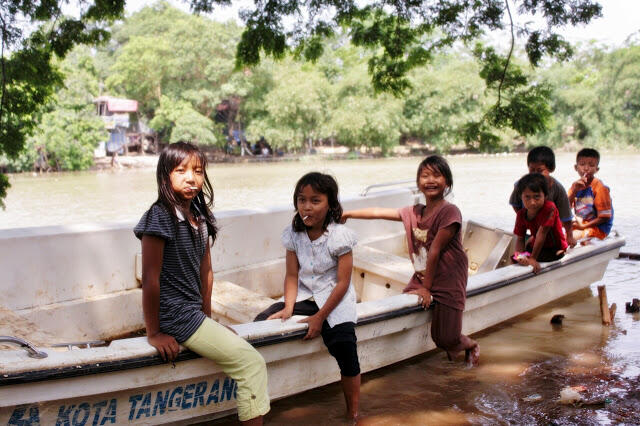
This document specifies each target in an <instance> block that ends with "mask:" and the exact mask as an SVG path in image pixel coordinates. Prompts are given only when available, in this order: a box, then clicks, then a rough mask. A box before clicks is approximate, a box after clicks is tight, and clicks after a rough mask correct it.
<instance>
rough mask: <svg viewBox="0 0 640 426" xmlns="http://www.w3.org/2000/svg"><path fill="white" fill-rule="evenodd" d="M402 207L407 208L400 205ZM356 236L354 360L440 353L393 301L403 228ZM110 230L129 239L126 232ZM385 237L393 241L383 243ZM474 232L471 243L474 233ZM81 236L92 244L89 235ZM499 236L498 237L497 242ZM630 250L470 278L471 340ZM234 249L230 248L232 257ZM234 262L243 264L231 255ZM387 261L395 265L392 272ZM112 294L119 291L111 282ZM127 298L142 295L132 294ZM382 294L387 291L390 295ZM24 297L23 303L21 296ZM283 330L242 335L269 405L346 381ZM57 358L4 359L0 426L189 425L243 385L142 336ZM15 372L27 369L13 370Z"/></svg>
mask: <svg viewBox="0 0 640 426" xmlns="http://www.w3.org/2000/svg"><path fill="white" fill-rule="evenodd" d="M412 198H413V193H411V192H407V191H405V192H399V193H391V194H388V196H387V199H384V198H379V199H375V198H374V199H373V200H371V201H369V200H367V202H366V203H365V202H364V201H363V200H361V199H359V200H355V201H353V202H352V204H353V206H351V205H350V203H349V202H345V204H346V205H347V207H362V206H363V204H364V205H367V203H370V204H371V205H375V204H377V205H380V203H382V202H383V201H386V202H387V203H388V205H403V204H407V203H408V202H410V201H411V200H412ZM399 200H400V204H397V203H398V201H399ZM383 205H384V204H383ZM269 214H271V215H272V216H273V215H274V212H263V213H262V215H263V216H264V217H265V218H264V220H267V216H268V215H269ZM275 215H276V216H278V217H282V218H286V217H288V216H289V215H290V212H289V211H284V210H282V211H278V212H275ZM256 216H259V215H256V214H255V213H254V214H253V215H251V214H249V213H239V214H238V215H237V217H236V218H235V219H237V220H238V222H239V223H240V224H243V223H245V224H246V223H247V222H256V221H257V222H258V223H260V220H261V218H260V217H256ZM222 222H223V224H225V223H224V222H225V221H222ZM226 223H227V224H228V225H229V226H228V227H227V232H229V228H234V227H239V225H238V224H237V223H235V222H234V218H233V217H231V218H229V219H228V221H227V222H226ZM369 223H373V222H369ZM358 226H359V228H360V229H359V233H360V235H365V236H367V235H368V236H371V235H372V229H373V230H375V232H376V236H375V238H369V239H367V238H364V239H361V243H362V245H364V246H365V248H366V250H370V252H367V251H366V250H365V251H356V252H354V265H355V269H354V285H355V286H356V287H357V288H359V292H358V293H359V295H360V297H361V299H362V300H361V303H359V304H358V325H357V327H356V333H357V338H358V353H359V360H360V365H361V369H362V371H363V372H368V371H372V370H375V369H378V368H381V367H384V366H387V365H390V364H394V363H397V362H399V361H402V360H405V359H408V358H411V357H413V356H416V355H419V354H423V353H425V352H427V351H430V350H432V349H434V348H435V346H434V343H433V341H432V340H431V338H430V323H431V312H430V311H424V310H422V309H421V308H420V307H419V305H418V304H417V297H416V296H413V295H402V294H397V293H398V290H397V289H398V288H402V286H404V284H405V283H406V282H407V280H408V277H409V276H410V274H411V272H412V270H410V269H407V268H406V264H404V263H402V264H401V265H400V266H397V265H396V264H400V263H401V260H399V259H401V257H400V256H398V251H399V250H401V246H402V244H401V243H400V241H401V239H402V230H400V231H399V230H398V229H396V228H388V229H387V228H382V227H377V226H376V225H375V224H374V225H370V228H368V229H367V228H364V227H363V225H362V224H358ZM114 232H116V233H121V230H119V229H118V230H115V231H114ZM476 232H479V231H476ZM380 233H382V234H385V233H386V234H388V236H389V237H388V238H387V239H381V238H379V234H380ZM467 233H468V234H469V235H470V233H471V232H470V231H467ZM107 235H108V233H107ZM77 237H79V238H81V239H83V238H86V237H85V236H82V235H80V236H77ZM94 237H95V236H91V238H94ZM112 238H115V239H116V240H117V239H118V238H122V237H119V236H118V237H112ZM227 238H228V237H227ZM275 238H277V237H276V236H275V234H274V236H272V237H270V239H267V240H265V241H268V244H265V243H263V247H266V246H269V245H271V244H275V241H276V240H275ZM500 238H501V236H500V235H498V240H499V239H500ZM0 242H1V241H0ZM127 244H130V243H127ZM623 244H624V239H622V238H612V239H610V240H608V241H606V242H603V243H601V244H596V245H594V246H591V247H586V248H581V249H580V250H577V251H576V252H575V253H572V254H569V255H567V256H566V257H565V258H564V259H562V260H561V261H559V262H554V263H552V264H549V265H546V266H544V267H543V269H542V271H541V273H540V274H538V275H534V274H533V273H531V272H530V270H529V269H528V268H524V267H520V266H517V265H514V266H506V267H502V268H499V269H496V270H493V271H490V272H487V273H483V274H476V275H473V276H471V277H470V279H469V283H468V288H467V291H468V298H467V304H466V309H465V312H464V320H463V333H465V334H473V333H476V332H478V331H481V330H484V329H487V328H489V327H492V326H494V325H497V324H499V323H501V322H503V321H505V320H508V319H510V318H513V317H515V316H517V315H520V314H523V313H525V312H527V311H530V310H532V309H535V308H537V307H539V306H542V305H544V304H546V303H548V302H550V301H553V300H555V299H558V298H561V297H563V296H566V295H568V294H571V293H574V292H576V291H579V290H581V289H584V288H586V287H588V286H589V285H590V284H591V283H593V282H595V281H598V280H600V279H601V278H602V276H603V274H604V271H605V269H606V267H607V264H608V262H609V260H610V259H612V258H614V257H615V256H617V253H618V251H619V249H620V247H621V246H622V245H623ZM18 246H20V243H18ZM379 248H386V249H388V250H390V251H391V252H394V251H395V252H396V253H395V254H392V255H388V256H387V257H386V258H384V259H383V258H380V257H378V258H375V256H374V257H371V253H373V254H375V253H376V252H375V250H377V249H379ZM137 249H138V248H137V247H136V248H135V249H133V250H137ZM231 249H232V247H231V246H229V245H228V246H227V250H231ZM0 250H2V247H0ZM263 251H264V252H268V251H269V250H267V249H265V250H263ZM278 251H280V249H279V248H278ZM227 254H228V255H230V256H232V257H233V256H236V255H237V253H234V252H233V250H231V252H229V253H227ZM135 255H136V253H135V251H134V252H133V253H129V259H130V261H131V260H132V258H133V257H135ZM262 256H265V258H263V259H260V260H261V261H262V263H261V264H262V265H263V272H264V271H266V272H264V273H265V274H267V275H268V274H276V275H277V274H278V273H280V272H277V271H280V270H281V269H282V263H281V260H278V259H277V258H275V257H273V256H272V257H269V256H266V255H264V254H262ZM367 256H369V257H368V258H366V257H367ZM470 256H471V255H470ZM503 257H504V256H503ZM224 259H225V257H224V256H221V258H219V259H218V260H217V263H224ZM385 259H386V260H385ZM495 260H496V262H497V261H498V260H499V259H498V258H496V259H495ZM235 261H236V262H238V261H237V259H236V260H235ZM385 261H387V262H388V265H386V266H385V264H384V262H385ZM394 262H396V263H394ZM407 262H408V261H407ZM368 265H370V267H369V266H368ZM232 266H233V268H230V269H228V270H227V271H226V272H222V273H221V274H218V276H217V279H218V278H219V277H220V275H222V276H223V277H227V278H229V277H238V276H240V275H239V274H240V272H239V271H245V272H246V270H247V268H249V267H248V266H243V265H242V264H239V265H232ZM118 271H119V272H118V274H120V275H123V276H124V275H126V274H124V273H123V272H122V271H121V270H120V269H118ZM259 272H260V269H258V270H251V271H249V272H246V274H248V275H247V276H254V275H256V274H258V275H259ZM81 273H83V274H86V273H94V272H86V271H81ZM17 275H19V273H18V272H16V276H17ZM118 279H120V278H118ZM279 279H280V277H279V276H276V277H275V278H274V280H276V281H277V280H279ZM280 282H281V281H280ZM108 285H113V283H111V284H105V286H108ZM133 286H135V285H133ZM133 286H132V285H129V284H125V285H124V287H133ZM129 290H130V291H134V292H135V291H138V290H136V289H135V288H130V289H129ZM385 292H390V293H389V296H388V297H386V296H385ZM393 292H395V294H393ZM116 293H117V292H116ZM369 296H371V297H369ZM374 296H375V297H374ZM47 297H50V296H47ZM135 297H138V296H135ZM18 299H20V296H19V295H16V300H18ZM115 300H116V301H119V300H120V299H117V298H116V299H115ZM118 303H121V302H118ZM74 308H75V307H74ZM78 309H79V308H78ZM22 312H23V314H24V315H25V317H29V315H31V317H30V318H34V317H35V316H36V314H37V315H44V313H43V312H41V311H38V312H36V311H35V310H32V311H29V309H28V308H24V309H23V311H22ZM227 314H228V315H231V314H229V313H228V312H227ZM256 324H257V325H256ZM280 324H281V323H280V321H267V322H265V323H264V324H260V323H253V324H240V325H237V326H234V328H235V329H236V331H237V332H238V333H239V334H240V335H241V336H243V337H244V338H246V339H247V340H249V341H250V342H251V343H252V344H253V345H254V346H256V347H257V349H258V350H259V351H260V353H261V354H262V356H263V357H264V359H265V361H266V362H267V369H268V374H269V395H270V397H271V398H272V399H278V398H283V397H286V396H289V395H293V394H296V393H300V392H303V391H305V390H308V389H312V388H316V387H319V386H323V385H326V384H328V383H332V382H335V381H338V380H339V379H340V373H339V370H338V367H337V364H336V362H335V360H334V359H333V358H332V357H331V356H330V355H329V353H328V352H327V349H326V347H325V346H324V345H323V343H322V339H315V340H313V341H310V342H309V341H302V340H301V337H302V336H303V335H304V334H305V330H304V326H303V325H301V324H296V323H295V321H291V322H289V323H285V324H284V325H280ZM96 327H97V326H96ZM278 327H280V328H278ZM274 330H276V331H274ZM278 330H279V331H278ZM83 351H84V352H83ZM123 354H126V356H124V355H123ZM49 358H50V359H49V360H48V361H42V362H48V364H46V365H47V366H48V367H37V368H36V367H33V366H39V365H42V364H38V363H37V361H36V360H31V359H29V358H27V357H26V355H25V353H23V352H20V351H0V424H20V425H27V424H64V425H89V424H91V425H104V424H126V423H131V424H160V423H181V422H184V423H190V422H196V421H204V420H206V419H211V418H216V417H222V416H226V415H229V414H232V413H234V412H235V401H236V400H235V386H236V384H235V382H234V381H233V380H232V379H230V378H228V377H226V376H225V375H224V374H223V373H222V371H221V370H220V369H219V368H218V367H217V365H216V364H215V363H213V362H212V361H209V360H207V359H203V358H200V357H198V356H197V355H195V354H193V353H190V352H188V351H187V352H183V353H182V354H181V355H180V357H179V358H178V360H177V361H176V362H175V363H163V362H161V360H160V359H159V358H158V357H157V354H156V353H155V350H154V349H153V348H152V347H150V346H149V345H148V343H147V342H146V338H144V337H138V338H130V339H121V340H116V341H113V342H112V343H111V344H110V345H109V346H108V347H104V348H94V349H85V350H74V351H69V352H64V353H58V352H52V351H50V352H49ZM19 365H22V368H20V367H17V366H19ZM8 366H11V368H8Z"/></svg>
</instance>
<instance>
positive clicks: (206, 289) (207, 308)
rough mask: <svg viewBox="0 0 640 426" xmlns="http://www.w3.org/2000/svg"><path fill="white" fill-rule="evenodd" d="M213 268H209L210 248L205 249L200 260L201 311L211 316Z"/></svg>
mask: <svg viewBox="0 0 640 426" xmlns="http://www.w3.org/2000/svg"><path fill="white" fill-rule="evenodd" d="M212 289H213V269H212V268H211V248H210V247H209V244H207V249H206V251H205V253H204V256H203V257H202V261H201V262H200V293H201V294H202V312H204V314H205V315H206V316H208V317H209V318H211V292H212V291H213V290H212Z"/></svg>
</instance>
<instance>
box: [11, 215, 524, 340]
mask: <svg viewBox="0 0 640 426" xmlns="http://www.w3.org/2000/svg"><path fill="white" fill-rule="evenodd" d="M393 229H394V231H393V232H389V233H384V234H383V235H382V236H379V237H374V238H370V239H365V240H362V241H361V243H360V244H358V245H357V246H356V248H355V249H354V252H353V259H354V260H353V273H352V284H353V285H354V286H355V290H356V293H357V298H358V302H370V301H378V300H382V299H385V298H388V297H389V296H394V295H398V294H401V293H402V289H403V288H404V286H405V285H406V283H407V282H408V280H409V278H410V277H411V275H412V274H413V266H412V264H411V262H410V261H409V260H408V256H407V244H406V237H405V235H404V231H403V230H402V228H401V227H400V226H397V227H395V228H393ZM462 235H463V245H464V247H465V251H466V252H467V255H468V258H469V274H470V275H475V274H482V273H484V272H488V271H492V270H495V269H497V268H501V267H503V266H506V265H509V264H510V261H509V257H510V256H511V255H512V253H513V249H514V246H515V239H514V238H513V234H511V233H508V232H505V231H502V230H499V229H493V228H488V227H486V226H483V225H481V224H478V223H475V222H473V221H467V222H465V223H464V224H463V229H462ZM131 264H132V267H133V268H134V269H135V281H134V280H131V284H130V285H129V288H124V289H119V290H117V291H111V292H104V293H102V294H92V295H89V296H87V295H86V291H85V290H86V289H85V288H83V286H81V285H77V286H73V287H72V288H71V289H69V291H67V292H65V293H64V294H59V297H58V299H59V300H54V301H53V303H46V304H39V305H35V306H29V307H24V308H22V309H11V308H10V307H8V306H3V305H2V303H0V335H3V336H15V337H20V338H22V339H26V340H27V341H29V342H31V343H33V344H34V345H36V346H42V347H48V348H51V349H53V350H56V349H57V350H60V351H67V350H70V349H78V348H80V349H82V348H88V347H93V346H107V345H109V344H110V342H112V341H113V340H118V339H123V338H127V337H139V336H143V335H144V320H143V316H142V309H141V296H142V290H141V288H140V287H141V278H142V277H141V267H142V262H141V254H140V253H139V252H138V253H136V254H135V255H134V259H131ZM284 272H285V265H284V257H281V258H276V259H270V260H266V261H262V262H256V263H253V264H250V265H245V266H239V267H235V268H232V269H228V270H221V271H220V270H219V271H216V272H215V282H214V290H213V297H212V311H213V314H212V316H213V317H214V319H216V320H217V321H219V322H221V323H223V324H227V325H232V324H244V323H250V322H252V321H253V318H254V317H255V316H256V315H257V314H258V313H259V312H261V311H262V310H264V309H265V308H266V307H268V306H269V305H271V304H272V303H274V302H275V301H276V300H277V299H278V298H280V297H281V296H282V292H283V286H282V283H283V279H284ZM43 285H44V286H45V288H46V285H47V283H45V284H43ZM43 291H46V290H43ZM0 349H3V350H16V346H14V345H9V344H6V343H5V344H2V343H0Z"/></svg>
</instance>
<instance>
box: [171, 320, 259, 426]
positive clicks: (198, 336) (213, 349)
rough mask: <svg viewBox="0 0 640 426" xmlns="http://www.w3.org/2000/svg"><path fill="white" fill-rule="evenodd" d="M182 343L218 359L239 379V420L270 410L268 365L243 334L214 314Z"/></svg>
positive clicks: (228, 372)
mask: <svg viewBox="0 0 640 426" xmlns="http://www.w3.org/2000/svg"><path fill="white" fill-rule="evenodd" d="M183 345H184V346H185V347H187V348H189V349H191V350H192V351H193V352H195V353H197V354H198V355H201V356H203V357H205V358H208V359H210V360H212V361H215V363H216V364H218V365H219V366H220V368H221V369H222V371H224V372H225V373H226V374H227V376H229V377H231V378H232V379H233V380H235V381H236V382H237V383H238V390H237V396H238V400H237V402H238V418H239V419H240V421H245V420H250V419H253V418H255V417H258V416H263V415H265V414H266V413H268V412H269V409H270V406H269V394H268V391H267V365H266V364H265V362H264V358H262V355H260V353H259V352H258V351H257V350H255V348H254V347H253V346H251V345H250V344H249V342H247V341H246V340H244V339H243V338H242V337H240V336H238V335H236V334H234V333H233V332H232V331H231V330H229V329H228V328H226V327H225V326H223V325H220V324H218V323H217V322H215V321H214V320H212V319H211V318H206V319H205V320H204V322H203V323H202V325H200V327H198V329H197V330H196V332H195V333H193V334H192V335H191V337H189V338H188V339H187V340H186V341H185V342H184V343H183Z"/></svg>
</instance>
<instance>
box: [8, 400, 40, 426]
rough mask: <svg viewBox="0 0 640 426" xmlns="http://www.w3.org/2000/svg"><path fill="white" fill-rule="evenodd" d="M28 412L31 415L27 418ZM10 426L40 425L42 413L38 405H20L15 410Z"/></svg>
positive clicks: (10, 419)
mask: <svg viewBox="0 0 640 426" xmlns="http://www.w3.org/2000/svg"><path fill="white" fill-rule="evenodd" d="M27 410H29V414H28V416H27V417H25V415H26V414H27ZM7 424H8V425H18V426H29V425H39V424H40V412H39V410H38V406H37V405H31V406H29V405H20V406H18V407H16V408H15V409H14V410H13V413H12V414H11V418H9V422H8V423H7Z"/></svg>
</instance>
